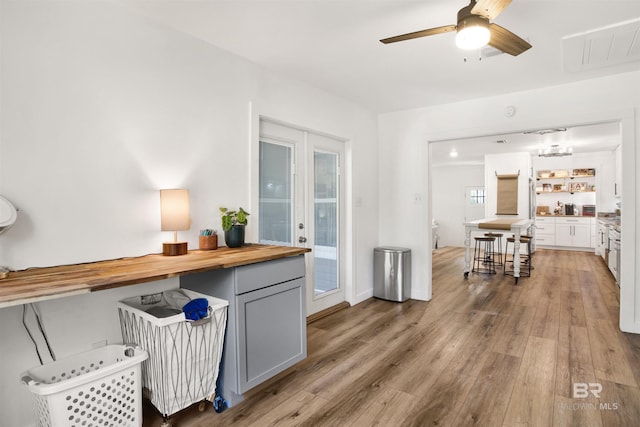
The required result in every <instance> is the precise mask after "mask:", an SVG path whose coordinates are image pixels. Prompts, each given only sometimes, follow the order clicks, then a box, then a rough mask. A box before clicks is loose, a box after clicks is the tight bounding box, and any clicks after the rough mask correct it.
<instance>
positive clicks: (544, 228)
mask: <svg viewBox="0 0 640 427" xmlns="http://www.w3.org/2000/svg"><path fill="white" fill-rule="evenodd" d="M535 224H536V231H535V238H536V246H555V244H556V219H555V218H542V217H537V218H536V222H535Z"/></svg>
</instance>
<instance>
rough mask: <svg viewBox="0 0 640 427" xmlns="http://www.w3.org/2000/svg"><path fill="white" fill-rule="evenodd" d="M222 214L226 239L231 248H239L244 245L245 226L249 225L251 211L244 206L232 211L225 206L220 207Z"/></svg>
mask: <svg viewBox="0 0 640 427" xmlns="http://www.w3.org/2000/svg"><path fill="white" fill-rule="evenodd" d="M220 215H221V216H222V230H224V241H225V242H226V243H227V246H228V247H230V248H239V247H240V246H242V245H244V228H245V226H246V225H247V217H248V216H249V212H247V211H245V210H244V209H242V208H239V209H238V210H237V211H230V210H229V209H227V208H225V207H221V208H220Z"/></svg>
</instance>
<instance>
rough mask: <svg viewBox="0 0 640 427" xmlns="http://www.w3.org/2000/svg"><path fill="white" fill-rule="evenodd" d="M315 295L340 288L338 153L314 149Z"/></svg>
mask: <svg viewBox="0 0 640 427" xmlns="http://www.w3.org/2000/svg"><path fill="white" fill-rule="evenodd" d="M313 162H314V164H313V169H314V192H313V193H314V198H313V199H314V202H313V212H314V223H313V225H314V246H313V255H314V258H315V289H314V295H315V296H318V295H320V294H323V293H325V292H330V291H333V290H336V289H338V271H339V268H338V259H339V257H338V231H339V230H338V156H337V155H336V154H334V153H322V152H317V151H316V152H314V156H313Z"/></svg>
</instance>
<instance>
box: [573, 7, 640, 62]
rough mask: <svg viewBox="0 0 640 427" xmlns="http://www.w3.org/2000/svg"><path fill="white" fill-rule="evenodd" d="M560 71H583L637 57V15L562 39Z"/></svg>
mask: <svg viewBox="0 0 640 427" xmlns="http://www.w3.org/2000/svg"><path fill="white" fill-rule="evenodd" d="M562 52H563V57H564V70H565V71H566V72H576V71H584V70H590V69H595V68H602V67H607V66H612V65H618V64H623V63H627V62H633V61H638V60H640V18H636V19H633V20H630V21H625V22H621V23H619V24H614V25H610V26H607V27H602V28H598V29H595V30H592V31H587V32H584V33H580V34H574V35H571V36H567V37H564V38H563V39H562Z"/></svg>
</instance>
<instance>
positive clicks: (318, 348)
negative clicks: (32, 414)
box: [144, 248, 640, 427]
mask: <svg viewBox="0 0 640 427" xmlns="http://www.w3.org/2000/svg"><path fill="white" fill-rule="evenodd" d="M462 259H463V252H462V248H443V249H438V250H437V251H436V252H434V256H433V262H434V267H433V271H434V273H433V299H432V301H430V302H422V301H413V300H411V301H408V302H406V303H403V304H398V303H392V302H386V301H380V300H375V299H371V300H368V301H365V302H363V303H361V304H358V305H356V306H354V307H351V308H348V309H346V310H342V311H340V312H338V313H334V314H332V315H331V316H329V317H326V318H323V319H321V320H318V321H316V322H314V323H312V324H311V325H309V327H308V358H307V359H306V360H305V361H303V362H301V363H299V364H298V365H296V366H295V367H294V368H291V369H290V370H288V371H286V372H284V373H282V374H280V375H279V376H278V377H277V378H275V379H273V380H271V381H269V382H268V383H267V384H265V385H264V386H262V387H260V388H259V389H258V390H255V391H252V393H251V394H250V395H249V396H248V397H247V399H246V400H245V401H244V402H242V403H241V404H239V405H237V406H235V407H233V408H230V409H227V410H226V411H225V412H223V413H221V414H217V413H215V412H214V411H213V409H212V408H211V405H207V409H206V410H205V411H204V412H198V409H197V408H194V407H192V408H189V409H187V410H185V411H183V412H180V413H178V414H175V415H174V416H172V417H171V421H172V423H173V425H174V426H176V427H204V426H228V425H232V426H260V427H262V426H374V425H378V426H436V425H437V426H470V425H478V426H545V427H546V426H636V425H639V423H640V389H639V388H638V385H639V384H640V336H639V335H632V334H625V333H622V332H620V330H619V328H618V310H619V291H618V288H617V286H616V284H615V283H614V281H613V279H612V277H611V275H610V273H609V271H608V270H607V269H606V267H605V265H604V263H603V262H602V260H601V259H600V258H598V257H596V256H595V255H594V254H592V253H584V252H568V251H551V250H538V251H537V252H536V254H535V257H534V266H535V269H534V272H533V275H532V277H530V278H521V279H520V281H519V284H518V285H517V286H515V285H514V284H513V279H512V278H507V277H504V276H502V275H501V274H500V275H497V276H493V277H490V276H480V275H477V274H471V275H470V276H469V279H468V280H464V278H463V275H462ZM574 383H591V384H594V385H592V386H591V389H593V390H594V391H597V386H596V385H595V384H596V383H598V384H600V385H601V386H602V390H601V393H600V398H599V399H597V398H595V397H594V396H593V395H589V397H588V398H573V397H572V396H573V384H574ZM159 424H160V418H159V416H158V415H157V414H154V413H152V412H147V414H146V415H145V424H144V425H145V426H158V425H159Z"/></svg>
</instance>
